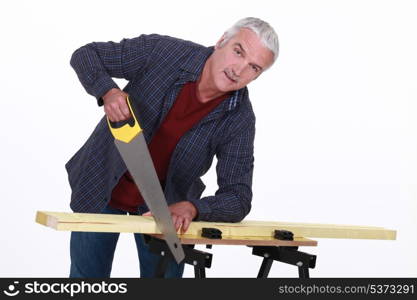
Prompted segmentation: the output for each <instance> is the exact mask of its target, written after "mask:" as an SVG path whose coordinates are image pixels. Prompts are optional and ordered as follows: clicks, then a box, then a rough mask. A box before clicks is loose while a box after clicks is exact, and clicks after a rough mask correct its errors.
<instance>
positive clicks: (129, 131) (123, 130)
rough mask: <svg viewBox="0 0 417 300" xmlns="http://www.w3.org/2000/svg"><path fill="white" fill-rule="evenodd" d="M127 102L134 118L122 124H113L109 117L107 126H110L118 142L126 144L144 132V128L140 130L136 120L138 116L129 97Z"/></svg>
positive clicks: (121, 122)
mask: <svg viewBox="0 0 417 300" xmlns="http://www.w3.org/2000/svg"><path fill="white" fill-rule="evenodd" d="M126 102H127V105H128V106H129V110H130V113H131V115H132V117H131V118H130V119H127V120H124V121H120V122H112V121H110V120H109V118H108V117H107V124H108V125H109V128H110V131H111V133H112V134H113V136H114V138H115V139H116V140H119V141H122V142H125V143H130V141H131V140H133V138H134V137H135V136H137V135H138V134H139V133H140V132H141V131H142V128H140V126H139V123H138V120H137V119H136V116H135V114H134V113H133V109H132V106H131V104H130V99H129V96H127V98H126Z"/></svg>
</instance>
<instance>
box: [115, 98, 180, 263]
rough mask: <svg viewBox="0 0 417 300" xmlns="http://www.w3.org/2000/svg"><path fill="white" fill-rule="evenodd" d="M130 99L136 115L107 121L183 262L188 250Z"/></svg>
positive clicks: (160, 225)
mask: <svg viewBox="0 0 417 300" xmlns="http://www.w3.org/2000/svg"><path fill="white" fill-rule="evenodd" d="M126 102H127V104H128V106H129V109H130V112H131V115H132V117H131V118H130V119H128V120H125V121H121V122H111V121H110V120H109V118H107V123H108V125H109V128H110V131H111V133H112V134H113V136H114V143H115V145H116V147H117V149H118V150H119V152H120V155H121V156H122V158H123V161H124V162H125V164H126V166H127V169H128V170H129V172H130V174H131V175H132V177H133V180H134V181H135V183H136V185H137V186H138V188H139V191H140V193H141V195H142V197H143V199H144V200H145V202H146V204H147V206H148V208H149V209H150V211H151V213H152V215H153V216H154V218H155V222H156V225H157V226H158V228H159V230H160V231H161V232H162V234H163V235H164V238H165V241H166V243H167V244H168V247H169V249H170V250H171V252H172V254H173V256H174V258H175V260H176V261H177V263H180V262H181V261H182V260H183V259H184V257H185V254H184V250H183V249H182V246H181V242H180V240H179V239H178V236H177V233H176V231H175V227H174V223H173V222H172V217H171V213H170V211H169V209H168V205H167V202H166V199H165V195H164V192H163V191H162V188H161V184H160V182H159V179H158V175H157V174H156V171H155V167H154V165H153V161H152V158H151V155H150V154H149V150H148V146H147V144H146V141H145V138H144V136H143V132H142V128H141V127H140V126H139V123H138V121H137V118H136V116H135V113H134V111H133V109H132V106H131V103H130V99H129V97H127V98H126Z"/></svg>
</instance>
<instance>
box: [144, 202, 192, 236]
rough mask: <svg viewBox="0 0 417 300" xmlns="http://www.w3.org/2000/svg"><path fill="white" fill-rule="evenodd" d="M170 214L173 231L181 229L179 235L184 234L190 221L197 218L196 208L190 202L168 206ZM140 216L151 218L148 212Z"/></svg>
mask: <svg viewBox="0 0 417 300" xmlns="http://www.w3.org/2000/svg"><path fill="white" fill-rule="evenodd" d="M168 208H169V211H170V212H171V216H172V222H173V223H174V226H175V230H176V231H178V229H180V228H181V234H184V233H185V232H186V231H187V230H188V226H190V223H191V221H192V220H193V219H194V218H195V217H196V216H197V208H196V207H195V206H194V204H192V203H191V202H190V201H181V202H177V203H174V204H171V205H170V206H168ZM142 216H152V213H151V212H150V211H148V212H147V213H144V214H143V215H142Z"/></svg>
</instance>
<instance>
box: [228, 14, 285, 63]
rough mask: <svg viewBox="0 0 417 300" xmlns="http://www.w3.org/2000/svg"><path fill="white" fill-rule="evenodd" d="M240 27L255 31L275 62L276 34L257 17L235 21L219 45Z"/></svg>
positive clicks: (277, 47)
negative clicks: (272, 55)
mask: <svg viewBox="0 0 417 300" xmlns="http://www.w3.org/2000/svg"><path fill="white" fill-rule="evenodd" d="M242 28H249V29H251V30H252V31H253V32H255V33H256V35H257V36H258V37H259V38H260V39H261V42H262V43H263V44H264V46H265V47H267V48H268V49H269V50H271V51H272V53H273V54H274V62H275V60H276V59H277V58H278V50H279V43H278V35H277V33H276V32H275V30H274V28H272V26H271V25H269V24H268V23H267V22H265V21H263V20H261V19H258V18H252V17H248V18H244V19H241V20H239V21H237V22H236V23H235V24H234V25H233V26H232V27H230V28H229V29H228V30H227V31H226V32H225V33H224V40H223V41H222V43H221V44H220V47H221V46H223V45H224V44H226V43H227V42H228V41H229V40H230V39H231V38H232V37H233V36H234V35H235V34H236V33H238V32H239V31H240V29H242Z"/></svg>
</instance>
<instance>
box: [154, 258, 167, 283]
mask: <svg viewBox="0 0 417 300" xmlns="http://www.w3.org/2000/svg"><path fill="white" fill-rule="evenodd" d="M168 262H169V258H168V257H166V256H161V258H160V259H159V262H158V265H157V266H156V270H155V278H164V277H165V272H166V270H167V267H168Z"/></svg>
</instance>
